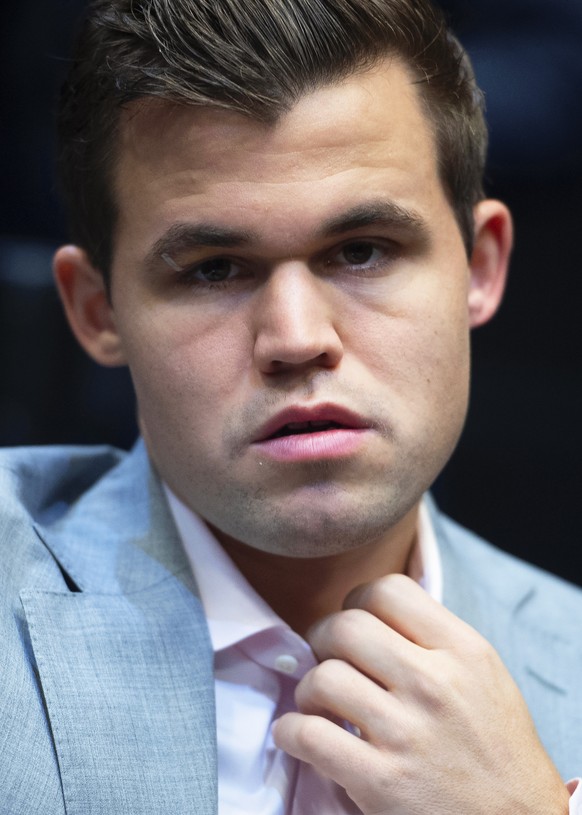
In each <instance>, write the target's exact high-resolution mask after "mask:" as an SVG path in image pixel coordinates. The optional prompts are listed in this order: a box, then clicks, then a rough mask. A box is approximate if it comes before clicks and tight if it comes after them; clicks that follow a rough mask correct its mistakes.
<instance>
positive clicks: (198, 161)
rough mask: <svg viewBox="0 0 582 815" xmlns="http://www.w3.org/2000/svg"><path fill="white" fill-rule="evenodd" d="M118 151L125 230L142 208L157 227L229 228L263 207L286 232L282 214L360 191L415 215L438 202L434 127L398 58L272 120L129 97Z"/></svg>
mask: <svg viewBox="0 0 582 815" xmlns="http://www.w3.org/2000/svg"><path fill="white" fill-rule="evenodd" d="M119 147H120V150H119V154H118V167H117V174H116V191H115V192H116V199H117V204H118V211H119V215H120V224H119V225H120V227H121V228H129V227H130V226H131V225H132V223H133V224H135V221H136V219H137V218H138V217H141V219H142V224H143V215H144V208H145V207H146V202H148V203H147V206H148V213H151V211H152V210H155V212H156V218H157V222H158V223H159V224H160V228H161V226H165V227H166V228H167V227H168V226H169V225H171V222H172V221H173V220H176V218H178V217H183V215H184V214H185V212H186V210H187V209H189V210H190V212H191V213H192V214H197V215H198V216H199V217H212V218H213V219H214V220H216V217H217V215H218V216H219V217H222V218H225V219H227V220H229V221H233V220H237V221H242V220H243V215H244V219H246V220H248V219H250V218H252V215H253V213H255V214H256V215H257V217H258V218H260V217H264V215H265V213H266V211H268V212H269V217H270V221H271V222H272V223H273V224H277V225H278V226H279V227H282V226H284V225H285V224H286V222H287V220H288V218H289V217H294V218H295V219H296V220H298V222H299V221H301V220H305V219H307V218H308V216H313V217H314V218H319V217H321V218H329V217H331V216H333V209H334V206H336V205H337V206H341V207H342V208H345V207H346V206H350V205H352V206H353V205H357V204H358V198H359V197H360V196H361V195H362V194H364V193H367V194H368V193H369V195H373V196H374V197H376V198H377V197H378V196H388V197H389V198H390V199H393V200H396V201H397V202H398V203H401V204H403V205H405V206H408V207H410V206H413V207H415V208H416V209H418V208H419V207H421V208H422V207H425V208H429V207H430V205H431V201H430V199H431V198H434V197H435V196H436V197H438V198H439V199H442V197H443V195H444V194H443V191H442V189H441V184H440V181H439V178H438V169H437V159H436V146H435V140H434V136H433V132H432V127H431V123H430V121H429V120H428V118H427V116H426V114H425V112H424V109H423V105H422V101H421V98H420V93H419V90H418V86H417V85H416V84H415V83H414V80H413V78H412V77H411V75H410V74H409V72H408V70H407V69H406V68H405V67H404V66H403V65H402V64H401V63H400V62H399V61H398V60H390V61H386V62H384V63H382V64H380V65H378V66H377V67H376V68H374V69H373V70H370V71H367V72H365V73H361V74H357V75H354V76H353V77H350V78H349V79H347V80H345V81H342V82H338V83H337V84H332V85H329V86H325V87H322V88H319V89H317V90H315V91H313V92H312V93H310V94H308V95H305V96H304V97H302V98H301V99H300V100H299V101H298V102H297V103H296V104H295V106H294V107H293V108H292V109H291V110H290V111H288V112H285V113H284V114H283V115H282V116H281V117H280V118H279V119H278V120H277V121H276V122H275V123H274V124H264V123H262V122H258V121H255V120H253V119H250V118H247V117H244V116H242V115H240V114H238V113H234V112H231V111H225V110H213V109H208V108H204V109H200V108H199V109H196V108H192V107H188V106H178V105H176V104H171V103H169V102H164V101H158V100H146V101H140V102H136V103H133V105H132V106H131V107H130V108H129V109H128V110H127V111H126V112H125V114H124V118H123V121H122V126H121V132H120V145H119ZM421 199H422V200H421ZM439 202H440V203H442V200H440V201H439ZM433 203H434V202H433ZM286 219H287V220H286ZM146 220H149V218H147V217H146ZM143 225H144V228H145V224H143ZM151 227H153V224H152V223H151V222H150V228H151ZM306 228H307V227H306Z"/></svg>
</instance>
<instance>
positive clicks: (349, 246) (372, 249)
mask: <svg viewBox="0 0 582 815" xmlns="http://www.w3.org/2000/svg"><path fill="white" fill-rule="evenodd" d="M387 254H388V249H387V248H386V247H384V246H381V245H378V244H377V243H374V242H372V241H363V240H361V241H350V242H349V243H346V244H344V245H343V246H342V247H341V248H340V249H339V250H337V251H336V252H335V254H334V255H333V256H332V258H331V259H330V263H331V264H332V265H338V266H366V267H369V266H374V265H375V264H376V263H378V262H379V261H381V260H383V259H384V257H385V256H386V255H387Z"/></svg>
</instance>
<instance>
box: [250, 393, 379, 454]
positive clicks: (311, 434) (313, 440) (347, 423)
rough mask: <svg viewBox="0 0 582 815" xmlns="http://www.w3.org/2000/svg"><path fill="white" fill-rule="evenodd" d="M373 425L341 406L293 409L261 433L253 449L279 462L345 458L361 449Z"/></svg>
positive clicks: (285, 412)
mask: <svg viewBox="0 0 582 815" xmlns="http://www.w3.org/2000/svg"><path fill="white" fill-rule="evenodd" d="M371 428H372V425H371V424H370V422H368V421H366V420H365V419H363V418H362V417H361V416H358V415H357V414H356V413H353V412H352V411H350V410H347V409H346V408H343V407H340V406H339V405H331V404H325V405H316V406H310V407H299V406H297V407H292V408H287V409H286V410H284V411H282V412H281V413H278V414H277V415H276V416H274V417H273V418H272V419H270V420H269V421H268V422H267V423H266V424H265V425H263V427H262V428H261V429H260V430H259V433H258V434H257V437H256V439H255V441H254V442H253V446H255V447H256V448H257V449H258V450H259V451H260V453H261V455H262V456H267V457H271V458H273V459H276V460H279V461H289V462H290V461H309V460H311V461H316V460H322V459H329V458H342V457H343V458H345V457H348V456H350V455H352V454H353V453H355V452H356V450H357V449H359V447H360V444H361V443H362V441H363V437H364V436H366V435H367V434H366V431H368V430H370V429H371Z"/></svg>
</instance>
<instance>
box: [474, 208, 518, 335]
mask: <svg viewBox="0 0 582 815" xmlns="http://www.w3.org/2000/svg"><path fill="white" fill-rule="evenodd" d="M474 217H475V245H474V248H473V252H472V254H471V259H470V264H469V271H470V276H471V280H470V287H469V324H470V326H471V328H475V327H476V326H479V325H483V323H486V322H487V321H488V320H490V319H491V317H493V315H494V314H495V312H496V311H497V309H498V307H499V304H500V303H501V299H502V297H503V292H504V289H505V281H506V279H507V268H508V266H509V258H510V255H511V247H512V246H513V225H512V220H511V213H510V212H509V210H508V209H507V207H506V206H505V204H502V203H501V201H492V200H486V201H481V202H479V203H478V204H477V205H476V207H475V209H474Z"/></svg>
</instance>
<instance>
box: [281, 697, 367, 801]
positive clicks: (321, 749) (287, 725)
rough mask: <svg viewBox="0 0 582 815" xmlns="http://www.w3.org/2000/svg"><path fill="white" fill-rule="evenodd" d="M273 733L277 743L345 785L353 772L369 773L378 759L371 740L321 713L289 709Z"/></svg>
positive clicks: (345, 786) (362, 775)
mask: <svg viewBox="0 0 582 815" xmlns="http://www.w3.org/2000/svg"><path fill="white" fill-rule="evenodd" d="M272 733H273V739H274V741H275V744H276V745H277V747H279V748H280V749H281V750H284V751H285V752H286V753H288V754H289V755H290V756H293V757H294V758H297V759H299V760H300V761H305V762H306V763H307V764H311V765H312V766H313V767H315V769H316V770H317V771H318V772H319V773H320V774H321V775H323V776H325V777H326V778H331V780H332V781H335V782H336V784H339V785H340V786H342V787H344V788H347V787H348V784H347V779H349V778H351V777H353V776H355V777H361V778H366V777H369V774H370V773H371V771H372V769H373V765H374V764H375V762H376V754H375V752H374V750H373V748H372V747H370V745H369V744H368V743H367V742H365V741H363V740H362V739H359V738H358V737H357V736H354V735H353V734H352V733H348V731H347V730H344V729H343V728H342V727H339V725H337V724H334V723H333V722H330V721H329V720H328V719H326V718H323V717H321V716H306V715H304V714H303V713H285V714H284V715H283V716H281V718H280V719H278V720H277V721H276V722H275V723H274V724H273V730H272Z"/></svg>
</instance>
